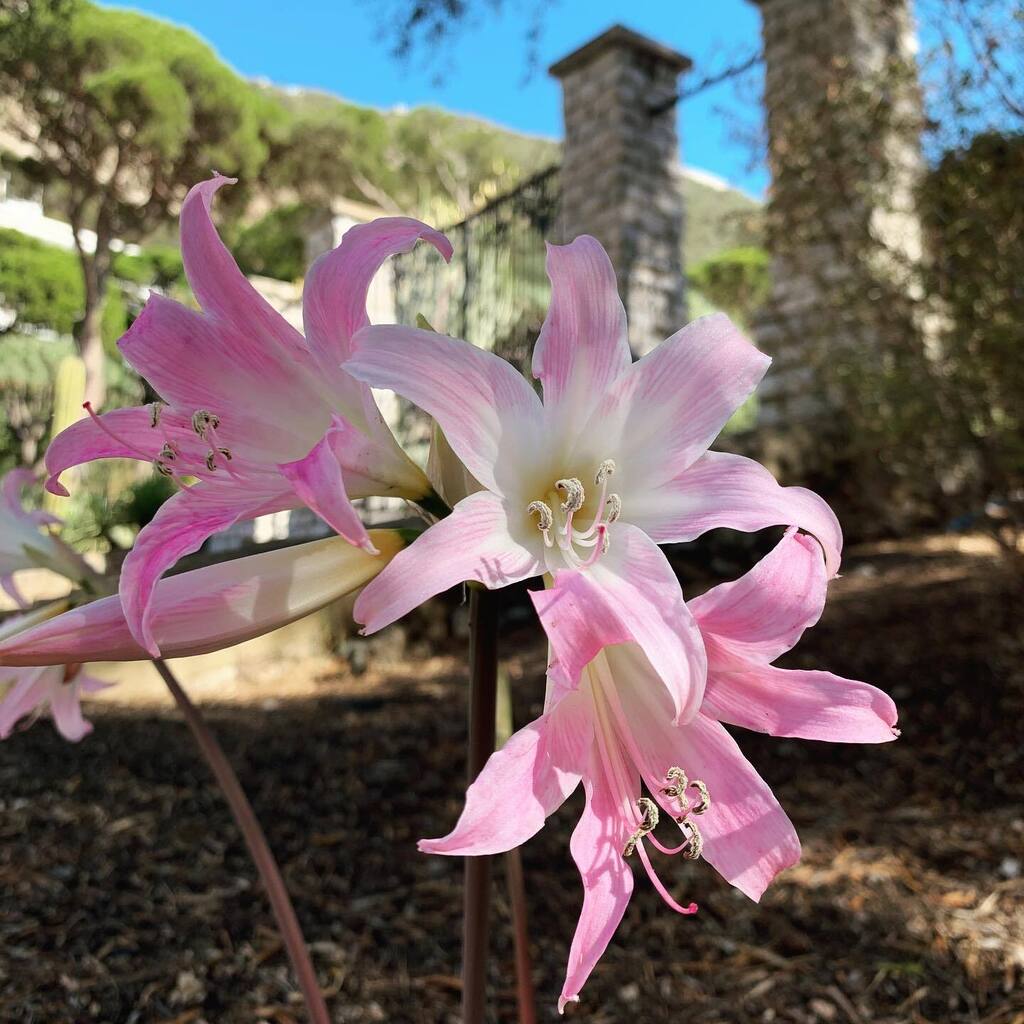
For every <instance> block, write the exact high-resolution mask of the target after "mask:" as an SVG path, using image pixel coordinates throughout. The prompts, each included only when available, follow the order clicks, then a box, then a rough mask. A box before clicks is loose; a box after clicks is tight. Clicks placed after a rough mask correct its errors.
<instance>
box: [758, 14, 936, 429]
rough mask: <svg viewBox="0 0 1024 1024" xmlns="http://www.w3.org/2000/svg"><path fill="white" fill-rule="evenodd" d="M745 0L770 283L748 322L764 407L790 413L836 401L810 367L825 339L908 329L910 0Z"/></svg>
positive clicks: (870, 341)
mask: <svg viewBox="0 0 1024 1024" xmlns="http://www.w3.org/2000/svg"><path fill="white" fill-rule="evenodd" d="M753 2H755V3H757V4H758V6H759V7H760V9H761V12H762V34H763V40H764V51H765V68H766V72H765V107H766V115H767V127H768V142H769V162H770V166H771V171H772V184H771V189H770V193H769V202H768V210H767V213H768V216H767V243H768V249H769V252H770V253H771V258H772V278H773V290H772V296H771V300H770V302H769V303H768V306H767V308H766V309H765V311H764V314H763V316H762V317H761V319H760V322H759V323H758V324H757V327H756V331H755V334H756V338H757V341H758V343H759V344H760V345H761V347H762V348H764V349H765V351H767V352H768V353H769V354H770V355H772V356H773V357H774V359H775V365H774V366H773V369H772V372H771V373H770V374H769V376H768V378H767V379H766V381H765V383H764V385H763V386H762V389H761V390H760V391H759V396H760V400H761V406H760V419H761V423H762V424H764V425H772V424H785V425H787V426H791V427H792V426H794V425H796V424H799V423H801V422H806V421H808V420H810V419H814V418H815V417H817V416H820V414H821V412H822V410H823V406H824V407H826V408H828V407H830V406H834V405H835V404H837V403H838V402H839V401H840V399H839V398H838V397H837V396H833V395H827V394H822V388H821V385H820V381H819V380H816V379H815V365H816V362H817V363H820V361H821V360H822V359H823V358H825V357H826V355H827V352H828V350H829V348H830V346H841V345H853V346H861V347H863V348H864V349H865V350H867V349H870V348H871V347H872V346H879V345H884V344H890V343H893V341H894V338H895V336H896V335H899V334H900V333H901V332H911V331H913V330H915V329H916V328H915V317H916V315H917V313H916V311H915V309H914V306H915V303H916V300H917V299H918V298H919V289H918V286H917V284H916V282H915V274H916V272H917V270H918V269H919V267H920V263H921V250H922V242H921V237H922V236H921V226H920V222H919V219H918V216H917V212H916V210H915V198H914V197H915V189H916V186H917V184H918V182H919V180H920V176H921V173H922V170H923V161H922V158H921V153H920V147H919V138H920V127H921V121H922V113H921V99H920V93H919V89H918V83H917V78H916V67H915V63H914V54H915V52H916V43H915V37H914V25H913V17H912V13H911V6H910V2H909V0H753ZM788 441H789V439H787V442H786V443H787V444H788Z"/></svg>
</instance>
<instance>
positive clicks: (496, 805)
mask: <svg viewBox="0 0 1024 1024" xmlns="http://www.w3.org/2000/svg"><path fill="white" fill-rule="evenodd" d="M593 735H594V726H593V722H592V720H591V715H590V707H589V703H588V702H587V701H586V700H585V698H584V697H583V696H582V695H581V694H573V695H572V696H571V697H568V698H566V699H565V700H563V701H562V702H561V703H560V704H559V705H558V707H557V708H555V709H554V710H553V711H551V712H549V713H548V714H546V715H544V716H543V717H541V718H538V719H536V720H535V721H533V722H531V723H530V724H529V725H527V726H525V727H524V728H522V729H520V730H519V732H517V733H515V734H514V735H513V736H512V737H511V738H510V739H509V740H508V742H507V743H506V744H505V745H504V746H503V747H502V748H501V750H499V751H496V752H495V753H493V754H492V755H491V756H490V757H489V758H488V760H487V764H486V765H484V768H483V771H482V772H481V773H480V774H479V776H477V779H476V781H475V782H474V783H473V784H472V785H471V786H470V787H469V789H468V790H467V791H466V806H465V808H464V809H463V811H462V814H461V816H460V817H459V820H458V823H457V824H456V826H455V828H454V829H453V830H452V831H451V832H450V833H449V834H448V835H447V836H445V837H444V838H442V839H422V840H420V843H419V849H420V852H421V853H439V854H447V855H449V856H465V857H476V856H483V855H487V854H495V853H504V852H505V851H506V850H511V849H512V848H513V847H515V846H519V845H520V844H521V843H525V842H526V840H527V839H529V838H530V837H531V836H534V835H536V834H537V832H539V831H540V829H541V828H542V827H543V825H544V822H545V820H546V819H547V817H548V815H549V814H551V813H553V812H554V811H556V810H557V809H558V808H559V807H561V806H562V804H563V803H564V802H565V800H566V798H567V797H568V796H569V794H570V793H572V791H573V790H574V789H575V788H576V787H577V786H578V785H579V781H580V776H581V775H582V773H583V768H584V767H585V766H586V762H587V758H588V756H589V753H590V746H591V743H592V742H593ZM512 808H515V812H514V813H509V811H510V809H512Z"/></svg>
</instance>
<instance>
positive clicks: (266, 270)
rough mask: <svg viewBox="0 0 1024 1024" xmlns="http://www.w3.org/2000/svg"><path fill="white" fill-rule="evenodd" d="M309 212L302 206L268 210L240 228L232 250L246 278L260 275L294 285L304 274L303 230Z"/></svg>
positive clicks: (296, 204)
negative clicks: (291, 282)
mask: <svg viewBox="0 0 1024 1024" xmlns="http://www.w3.org/2000/svg"><path fill="white" fill-rule="evenodd" d="M309 219H310V209H309V207H307V206H305V205H304V204H302V203H293V204H292V205H290V206H281V207H278V208H277V209H275V210H271V212H270V213H268V214H267V215H266V216H265V217H264V218H263V219H262V220H259V221H257V222H256V223H255V224H253V225H251V226H250V227H247V228H244V229H243V230H242V231H241V232H240V234H239V235H238V239H237V241H236V242H235V244H234V245H233V246H232V250H233V252H234V256H235V259H236V260H237V261H238V265H239V266H240V267H241V268H242V271H243V273H246V274H262V275H263V276H264V277H276V278H278V279H279V280H282V281H295V280H297V279H298V278H300V277H302V275H303V273H305V270H306V247H305V227H306V224H307V222H308V221H309Z"/></svg>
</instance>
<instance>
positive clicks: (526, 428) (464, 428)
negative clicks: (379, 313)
mask: <svg viewBox="0 0 1024 1024" xmlns="http://www.w3.org/2000/svg"><path fill="white" fill-rule="evenodd" d="M345 369H346V370H347V371H348V372H349V373H351V374H352V375H353V376H354V377H357V378H358V379H359V380H362V381H365V382H366V383H367V384H370V385H372V386H373V387H377V388H390V389H391V390H392V391H397V392H398V394H400V395H402V396H403V397H404V398H407V399H409V401H411V402H413V403H414V404H416V405H418V406H419V407H420V408H421V409H423V410H424V411H425V412H428V413H429V414H430V415H431V416H433V417H434V419H436V420H437V422H438V423H439V424H440V426H441V429H442V430H443V431H444V434H445V437H446V438H447V439H448V442H449V444H450V445H451V446H452V449H453V450H454V452H455V454H456V455H458V456H459V458H460V459H462V461H463V462H464V463H465V464H466V468H467V469H469V471H470V472H471V473H472V474H473V476H475V477H476V478H477V480H479V481H480V483H481V484H483V485H484V487H486V488H487V489H488V490H491V491H495V492H496V493H498V494H509V493H512V494H514V495H515V497H516V498H517V500H518V498H520V497H522V496H521V495H519V494H518V487H519V485H521V481H522V476H523V472H524V471H525V469H526V467H529V466H531V465H532V464H534V463H535V462H536V459H537V453H538V452H541V451H544V450H545V447H544V444H545V441H544V437H543V422H542V418H543V410H542V407H541V404H540V400H539V399H538V398H537V395H536V394H535V393H534V391H533V389H532V388H531V387H530V385H529V384H528V383H527V382H526V380H525V378H524V377H523V376H522V374H520V373H519V372H518V371H517V370H516V369H515V368H514V367H513V366H512V364H511V363H509V362H507V361H506V360H504V359H501V358H499V357H498V356H496V355H494V353H493V352H485V351H483V350H482V349H478V348H474V347H473V346H472V345H470V344H469V343H468V342H465V341H458V340H456V339H454V338H448V337H445V336H444V335H441V334H435V333H433V332H432V331H425V330H420V329H419V328H415V327H398V326H380V327H366V328H364V329H363V330H361V331H359V332H358V333H357V334H356V336H355V339H354V342H353V357H352V358H351V359H350V360H349V361H348V362H347V363H346V364H345ZM528 500H529V499H528V498H527V499H525V500H524V502H523V504H524V506H525V504H526V501H528Z"/></svg>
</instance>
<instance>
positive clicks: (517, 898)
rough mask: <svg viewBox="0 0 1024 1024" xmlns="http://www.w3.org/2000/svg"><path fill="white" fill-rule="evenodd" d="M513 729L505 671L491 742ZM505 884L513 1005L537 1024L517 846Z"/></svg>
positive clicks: (522, 1020)
mask: <svg viewBox="0 0 1024 1024" xmlns="http://www.w3.org/2000/svg"><path fill="white" fill-rule="evenodd" d="M514 728H515V723H514V721H513V715H512V686H511V684H510V682H509V677H508V672H507V671H505V670H503V669H502V670H499V671H498V703H497V715H496V716H495V732H496V736H495V740H496V745H497V746H499V747H502V746H504V745H505V744H506V743H507V742H508V740H509V737H510V736H511V735H512V732H513V730H514ZM505 881H506V883H507V886H508V902H509V906H510V907H511V909H512V942H513V949H514V951H515V964H516V1005H517V1006H518V1007H519V1024H537V1001H536V998H535V996H534V991H533V965H532V964H531V962H530V927H529V914H528V910H527V906H526V879H525V876H524V874H523V859H522V856H521V854H520V852H519V847H518V846H517V847H515V848H514V849H511V850H509V851H508V853H506V854H505Z"/></svg>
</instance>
